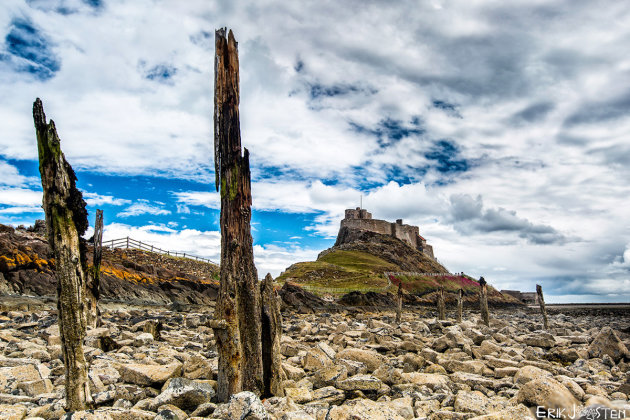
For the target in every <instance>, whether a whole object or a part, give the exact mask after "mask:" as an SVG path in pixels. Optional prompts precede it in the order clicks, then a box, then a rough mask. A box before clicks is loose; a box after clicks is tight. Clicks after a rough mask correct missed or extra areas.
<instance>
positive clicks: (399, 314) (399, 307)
mask: <svg viewBox="0 0 630 420" xmlns="http://www.w3.org/2000/svg"><path fill="white" fill-rule="evenodd" d="M397 298H398V300H397V303H398V305H397V306H396V325H400V322H401V321H402V305H403V290H402V281H401V280H399V281H398V293H397Z"/></svg>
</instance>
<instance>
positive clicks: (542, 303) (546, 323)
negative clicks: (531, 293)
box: [536, 284, 549, 330]
mask: <svg viewBox="0 0 630 420" xmlns="http://www.w3.org/2000/svg"><path fill="white" fill-rule="evenodd" d="M536 294H537V295H538V304H539V305H540V313H541V314H542V317H543V328H544V329H546V330H548V329H549V320H548V319H547V308H545V298H544V297H543V291H542V287H541V286H540V285H539V284H537V285H536Z"/></svg>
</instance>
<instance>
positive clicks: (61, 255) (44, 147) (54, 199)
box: [33, 98, 92, 411]
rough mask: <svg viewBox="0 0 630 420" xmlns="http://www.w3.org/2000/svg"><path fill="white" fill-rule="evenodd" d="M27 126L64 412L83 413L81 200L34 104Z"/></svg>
mask: <svg viewBox="0 0 630 420" xmlns="http://www.w3.org/2000/svg"><path fill="white" fill-rule="evenodd" d="M33 120H34V122H35V133H36V135H37V150H38V154H39V173H40V175H41V179H42V189H43V190H44V199H43V208H44V213H45V214H46V228H47V229H48V243H49V245H50V247H51V248H52V250H53V253H54V255H55V272H56V277H57V310H58V313H59V315H58V316H59V332H60V335H61V349H62V352H63V360H64V366H65V379H66V410H68V411H75V410H85V409H87V408H89V407H91V406H92V396H91V394H90V389H89V383H88V366H87V363H86V361H85V355H84V353H83V339H84V338H85V331H86V314H85V284H86V278H87V261H86V253H85V251H86V249H85V248H86V247H85V244H84V243H83V241H82V240H81V235H83V233H85V230H86V229H87V227H88V221H87V211H86V210H85V201H83V195H82V194H81V192H80V191H79V190H78V189H77V187H76V180H77V178H76V175H75V174H74V171H73V170H72V167H71V166H70V164H69V163H68V162H67V161H66V158H65V157H64V155H63V153H62V151H61V145H60V140H59V136H58V135H57V130H56V128H55V123H54V122H53V121H52V120H51V121H50V123H46V114H44V107H43V105H42V101H41V100H40V99H39V98H37V100H35V103H34V104H33Z"/></svg>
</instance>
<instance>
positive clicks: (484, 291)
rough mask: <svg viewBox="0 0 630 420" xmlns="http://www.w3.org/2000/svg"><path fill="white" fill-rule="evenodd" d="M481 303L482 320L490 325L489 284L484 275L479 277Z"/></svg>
mask: <svg viewBox="0 0 630 420" xmlns="http://www.w3.org/2000/svg"><path fill="white" fill-rule="evenodd" d="M479 286H480V290H479V305H480V306H481V308H480V309H481V320H482V321H483V323H484V324H485V325H490V313H489V312H488V284H487V283H486V279H484V278H483V277H480V278H479Z"/></svg>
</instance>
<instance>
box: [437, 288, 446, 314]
mask: <svg viewBox="0 0 630 420" xmlns="http://www.w3.org/2000/svg"><path fill="white" fill-rule="evenodd" d="M437 310H438V319H439V320H445V319H446V304H445V303H444V286H440V288H439V289H438V298H437Z"/></svg>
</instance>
